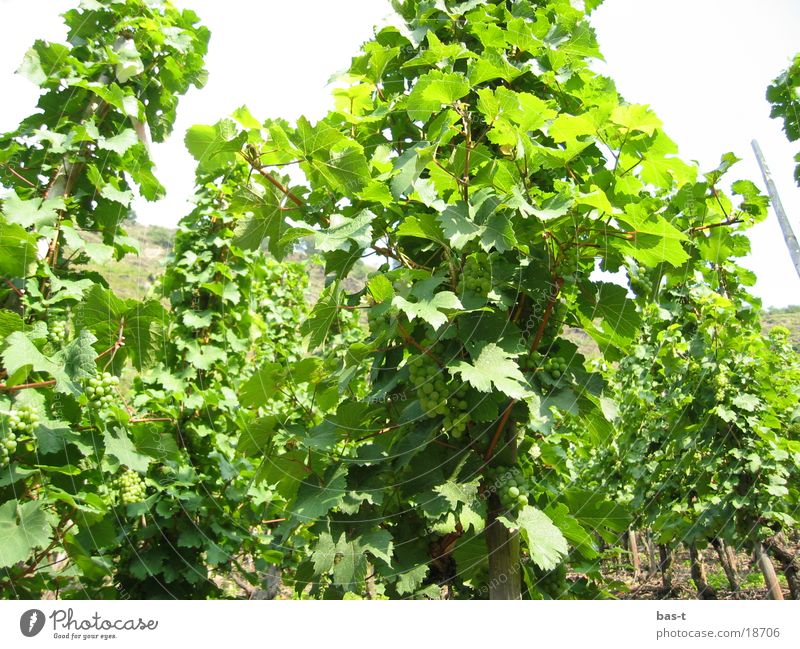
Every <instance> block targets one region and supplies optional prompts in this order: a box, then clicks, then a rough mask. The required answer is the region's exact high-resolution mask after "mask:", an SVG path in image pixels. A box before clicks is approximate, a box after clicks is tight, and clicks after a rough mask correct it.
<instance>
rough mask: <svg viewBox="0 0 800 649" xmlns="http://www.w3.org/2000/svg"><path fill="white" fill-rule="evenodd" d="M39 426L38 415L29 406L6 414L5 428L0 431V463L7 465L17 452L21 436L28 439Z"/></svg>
mask: <svg viewBox="0 0 800 649" xmlns="http://www.w3.org/2000/svg"><path fill="white" fill-rule="evenodd" d="M38 425H39V415H38V414H37V413H36V411H35V410H33V408H31V407H30V406H23V407H21V408H19V409H16V410H12V411H10V412H9V413H8V418H7V419H6V426H4V427H3V428H2V429H0V462H2V464H4V465H5V464H7V463H8V461H9V459H10V458H11V455H12V454H14V453H15V452H16V450H17V446H18V445H19V442H20V441H21V440H20V438H21V437H22V436H25V437H30V435H31V434H32V433H33V431H35V430H36V427H37V426H38Z"/></svg>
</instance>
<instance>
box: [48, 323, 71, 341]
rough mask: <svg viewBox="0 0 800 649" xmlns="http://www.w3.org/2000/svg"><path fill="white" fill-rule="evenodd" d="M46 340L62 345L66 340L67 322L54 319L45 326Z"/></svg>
mask: <svg viewBox="0 0 800 649" xmlns="http://www.w3.org/2000/svg"><path fill="white" fill-rule="evenodd" d="M47 340H49V341H50V342H51V343H53V344H54V345H63V344H64V343H65V342H67V323H66V322H65V321H64V320H56V321H55V322H51V323H50V324H49V325H48V326H47Z"/></svg>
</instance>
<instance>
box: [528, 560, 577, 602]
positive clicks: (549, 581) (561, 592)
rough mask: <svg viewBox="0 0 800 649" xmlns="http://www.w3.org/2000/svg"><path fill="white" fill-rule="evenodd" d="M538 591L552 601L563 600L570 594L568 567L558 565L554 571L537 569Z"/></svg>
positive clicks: (563, 564)
mask: <svg viewBox="0 0 800 649" xmlns="http://www.w3.org/2000/svg"><path fill="white" fill-rule="evenodd" d="M536 590H538V591H539V592H540V593H541V594H542V595H545V596H547V597H549V598H550V599H561V598H563V597H564V596H565V595H566V594H567V593H568V592H569V584H568V583H567V565H566V564H565V563H563V562H562V563H560V564H558V565H557V566H556V567H555V568H553V569H552V570H539V569H538V568H537V569H536Z"/></svg>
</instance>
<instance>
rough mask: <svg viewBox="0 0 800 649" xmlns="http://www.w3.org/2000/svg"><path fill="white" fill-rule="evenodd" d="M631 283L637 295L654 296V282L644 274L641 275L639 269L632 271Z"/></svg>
mask: <svg viewBox="0 0 800 649" xmlns="http://www.w3.org/2000/svg"><path fill="white" fill-rule="evenodd" d="M630 282H631V290H632V291H633V292H634V293H636V295H652V294H653V282H652V281H650V278H649V277H647V275H645V274H644V273H641V272H640V271H639V269H638V268H631V269H630Z"/></svg>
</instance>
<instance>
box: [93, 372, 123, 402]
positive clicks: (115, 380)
mask: <svg viewBox="0 0 800 649" xmlns="http://www.w3.org/2000/svg"><path fill="white" fill-rule="evenodd" d="M118 385H119V377H118V376H114V375H113V374H110V373H109V372H103V373H102V374H101V375H100V376H93V377H92V378H90V379H89V380H88V381H86V394H87V395H88V396H89V400H90V401H91V402H92V403H93V404H95V405H96V406H97V407H98V408H105V407H108V406H110V405H111V404H112V403H114V401H115V397H114V388H115V387H117V386H118Z"/></svg>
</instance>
